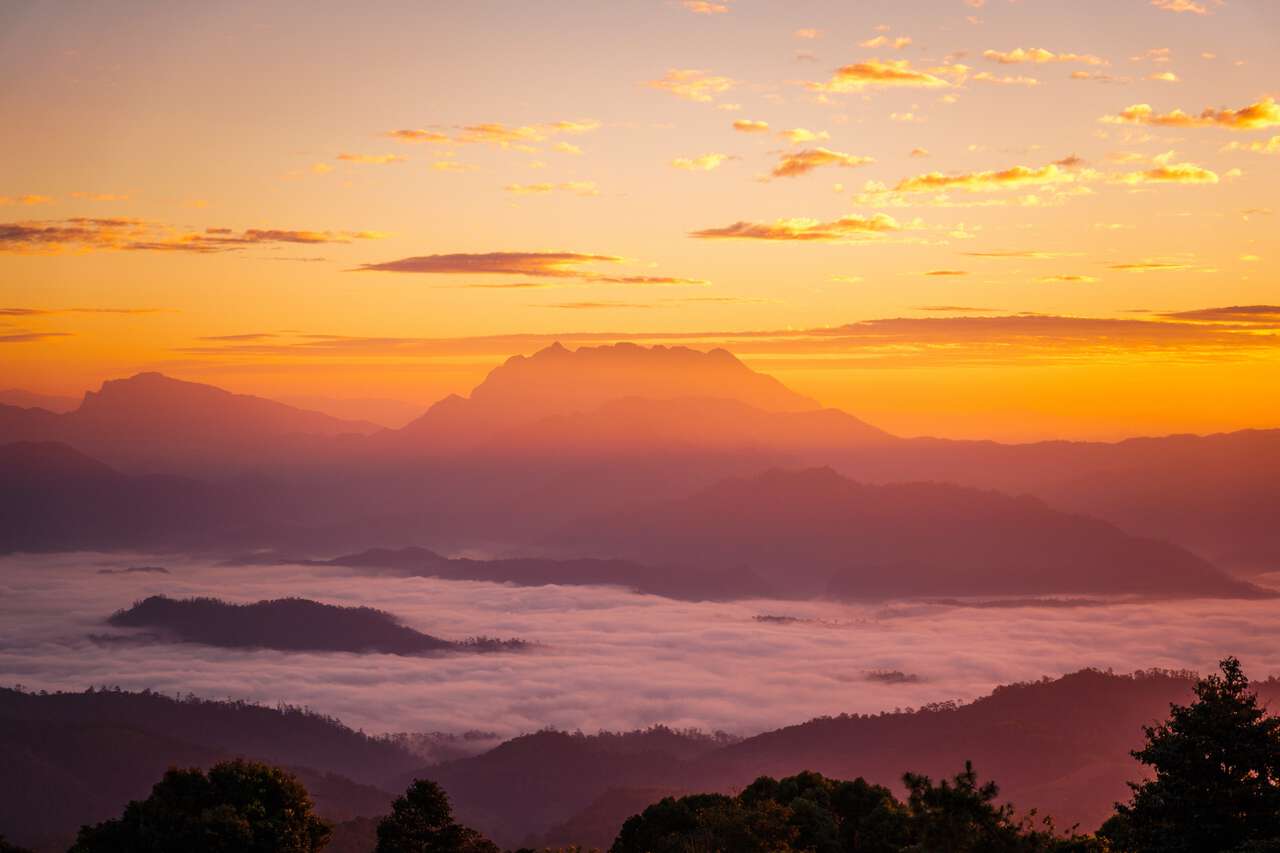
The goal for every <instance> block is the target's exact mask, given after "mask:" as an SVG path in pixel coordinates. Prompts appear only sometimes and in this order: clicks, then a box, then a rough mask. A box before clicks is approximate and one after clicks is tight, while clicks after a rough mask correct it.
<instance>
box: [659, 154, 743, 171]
mask: <svg viewBox="0 0 1280 853" xmlns="http://www.w3.org/2000/svg"><path fill="white" fill-rule="evenodd" d="M728 159H729V155H728V154H716V153H712V154H702V155H700V156H698V157H677V158H676V159H674V160H672V161H671V165H672V166H674V167H675V168H677V169H684V170H686V171H689V172H710V171H711V170H712V169H718V168H720V165H721V164H722V163H724V161H725V160H728Z"/></svg>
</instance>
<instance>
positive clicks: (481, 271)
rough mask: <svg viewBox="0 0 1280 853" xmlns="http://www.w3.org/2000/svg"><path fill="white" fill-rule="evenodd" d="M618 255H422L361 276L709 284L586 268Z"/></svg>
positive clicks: (373, 267)
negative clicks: (603, 271)
mask: <svg viewBox="0 0 1280 853" xmlns="http://www.w3.org/2000/svg"><path fill="white" fill-rule="evenodd" d="M623 260H624V259H623V258H620V257H617V256H616V255H591V254H582V253H579V252H485V253H481V254H461V253H459V254H448V255H420V256H418V257H413V258H401V259H400V260H396V261H386V262H384V263H380V264H363V265H361V266H360V267H358V268H357V271H362V272H400V273H423V274H430V275H512V276H528V277H531V278H553V279H576V280H578V281H586V282H596V283H602V284H653V285H661V284H674V285H685V284H706V283H707V282H706V281H703V280H702V279H691V278H672V277H669V276H649V275H609V274H605V273H600V272H595V271H592V270H589V269H585V268H584V267H587V266H590V265H594V264H617V263H622V262H623Z"/></svg>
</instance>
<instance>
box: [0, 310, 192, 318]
mask: <svg viewBox="0 0 1280 853" xmlns="http://www.w3.org/2000/svg"><path fill="white" fill-rule="evenodd" d="M166 313H169V311H168V309H166V308H0V317H49V316H53V315H55V314H122V315H129V314H166Z"/></svg>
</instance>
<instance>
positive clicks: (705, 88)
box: [645, 68, 736, 103]
mask: <svg viewBox="0 0 1280 853" xmlns="http://www.w3.org/2000/svg"><path fill="white" fill-rule="evenodd" d="M735 84H736V81H735V80H734V79H733V78H731V77H722V76H719V75H715V74H711V73H710V72H708V71H707V70H705V69H701V68H671V69H668V70H667V73H666V74H664V75H663V76H662V77H660V78H658V79H657V80H650V81H648V82H647V83H645V85H646V86H648V87H649V88H650V89H657V90H659V91H662V92H667V93H669V94H672V95H675V96H676V97H677V98H684V99H685V100H687V101H697V102H699V103H710V102H711V101H713V100H715V98H716V96H717V95H723V94H724V93H725V92H727V91H729V90H730V89H732V88H733V87H734V85H735Z"/></svg>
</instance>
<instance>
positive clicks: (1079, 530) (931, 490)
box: [551, 468, 1266, 598]
mask: <svg viewBox="0 0 1280 853" xmlns="http://www.w3.org/2000/svg"><path fill="white" fill-rule="evenodd" d="M551 541H552V542H554V543H556V544H558V545H561V546H562V547H566V548H569V549H572V550H573V551H575V552H579V553H586V554H610V555H614V556H618V557H623V558H627V559H635V560H638V561H641V562H645V563H650V564H653V565H660V566H683V567H685V568H686V569H687V570H689V571H691V572H693V571H700V570H705V569H713V570H715V569H718V570H721V571H727V570H732V569H735V568H737V569H746V570H750V571H753V572H755V573H756V574H758V575H760V576H761V577H763V578H764V579H765V580H766V581H768V582H773V583H775V584H779V585H784V587H785V588H786V589H788V590H790V591H792V592H794V593H795V594H799V595H819V594H829V595H834V596H837V597H841V598H886V597H895V596H938V595H951V596H973V595H1047V594H1055V593H1062V594H1108V595H1142V596H1149V597H1181V596H1228V597H1230V596H1257V595H1264V594H1266V593H1265V592H1264V591H1263V590H1261V589H1259V588H1258V587H1255V586H1253V585H1251V584H1248V583H1244V582H1241V581H1237V580H1234V579H1231V578H1229V577H1227V576H1226V575H1224V574H1223V573H1222V572H1220V571H1218V570H1217V569H1215V568H1214V567H1213V566H1212V565H1210V564H1209V563H1207V562H1206V561H1204V560H1202V559H1200V558H1199V557H1196V556H1195V555H1193V554H1191V553H1190V552H1188V551H1186V550H1184V549H1182V548H1179V547H1177V546H1174V545H1170V544H1168V543H1166V542H1158V541H1154V540H1146V539H1139V538H1136V537H1133V536H1130V535H1128V534H1126V533H1124V532H1122V531H1121V530H1120V529H1119V528H1117V527H1115V526H1113V525H1111V524H1108V523H1106V522H1103V521H1099V520H1097V519H1093V518H1088V517H1085V516H1077V515H1069V514H1066V513H1062V512H1058V511H1055V510H1053V509H1050V508H1049V507H1048V506H1046V505H1045V504H1044V503H1042V502H1041V501H1039V500H1037V499H1035V498H1030V497H1025V496H1024V497H1010V496H1007V495H1003V494H999V493H996V492H986V491H980V490H977V489H970V488H963V487H960V486H952V485H945V484H938V483H899V484H891V485H867V484H863V483H858V482H854V481H852V480H849V479H846V478H844V477H841V476H840V475H838V474H836V473H835V472H834V471H832V470H831V469H829V468H822V469H809V470H801V471H782V470H773V471H769V472H766V473H764V474H762V475H759V476H755V477H749V478H739V477H735V478H730V479H728V480H725V481H722V482H720V483H718V484H716V485H714V486H711V487H709V488H707V489H704V490H702V491H700V492H697V493H696V494H694V495H692V496H690V497H687V498H683V499H679V500H674V501H668V502H664V503H660V504H656V505H651V506H649V507H644V508H635V509H632V510H630V511H628V512H626V513H625V514H619V515H612V516H604V517H598V518H590V519H585V520H583V521H581V522H579V523H576V524H573V525H570V526H569V527H568V528H566V529H565V530H564V531H563V532H562V533H560V534H559V535H557V536H555V537H553V538H552V540H551Z"/></svg>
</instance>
